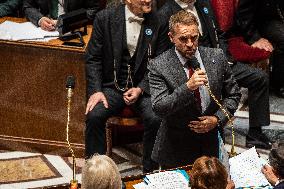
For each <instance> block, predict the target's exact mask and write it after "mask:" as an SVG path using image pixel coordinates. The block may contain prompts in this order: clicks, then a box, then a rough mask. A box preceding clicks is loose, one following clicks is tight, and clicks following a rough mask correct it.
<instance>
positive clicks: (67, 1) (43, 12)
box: [23, 0, 100, 26]
mask: <svg viewBox="0 0 284 189" xmlns="http://www.w3.org/2000/svg"><path fill="white" fill-rule="evenodd" d="M63 6H64V11H65V12H66V13H67V12H71V11H74V10H77V9H80V8H85V9H86V10H87V15H88V17H89V18H90V19H93V18H94V16H95V13H96V12H98V10H99V7H100V1H99V0H64V5H63ZM50 9H51V0H24V1H23V11H24V13H25V16H26V17H27V19H28V20H30V21H31V22H32V23H33V24H34V25H36V26H38V21H39V19H41V18H42V17H43V16H47V17H50V15H49V14H50Z"/></svg>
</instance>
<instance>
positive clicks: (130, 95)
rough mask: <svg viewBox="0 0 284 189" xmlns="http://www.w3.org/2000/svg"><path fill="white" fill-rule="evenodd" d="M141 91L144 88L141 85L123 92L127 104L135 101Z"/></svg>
mask: <svg viewBox="0 0 284 189" xmlns="http://www.w3.org/2000/svg"><path fill="white" fill-rule="evenodd" d="M141 93H142V89H141V88H139V87H137V88H135V87H133V88H130V89H129V90H128V91H126V92H125V93H123V100H124V101H125V104H127V105H130V104H133V103H135V102H136V101H137V99H138V97H139V95H140V94H141Z"/></svg>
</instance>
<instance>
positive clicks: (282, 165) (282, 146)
mask: <svg viewBox="0 0 284 189" xmlns="http://www.w3.org/2000/svg"><path fill="white" fill-rule="evenodd" d="M269 164H270V166H271V167H272V168H273V172H274V173H275V175H276V176H277V177H278V178H280V179H284V143H279V144H278V147H277V148H275V149H272V150H271V151H270V154H269Z"/></svg>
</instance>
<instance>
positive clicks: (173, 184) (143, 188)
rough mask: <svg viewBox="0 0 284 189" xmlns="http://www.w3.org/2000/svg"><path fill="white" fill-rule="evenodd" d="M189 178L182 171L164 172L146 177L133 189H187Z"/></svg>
mask: <svg viewBox="0 0 284 189" xmlns="http://www.w3.org/2000/svg"><path fill="white" fill-rule="evenodd" d="M188 180H189V177H188V175H187V173H186V172H185V171H184V170H174V171H165V172H159V173H154V174H151V175H147V176H146V177H145V178H144V182H141V183H139V184H136V185H134V188H135V189H161V188H163V189H188V188H189V187H188V182H189V181H188Z"/></svg>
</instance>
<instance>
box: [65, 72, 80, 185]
mask: <svg viewBox="0 0 284 189" xmlns="http://www.w3.org/2000/svg"><path fill="white" fill-rule="evenodd" d="M74 85H75V79H74V77H73V76H68V78H67V84H66V89H67V124H66V142H67V144H68V148H69V151H70V152H71V154H72V160H73V165H72V171H73V177H72V180H71V181H70V189H78V181H77V180H76V157H75V153H74V151H73V149H72V147H71V145H70V142H69V124H70V109H71V98H72V95H73V91H72V90H73V88H74Z"/></svg>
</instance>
